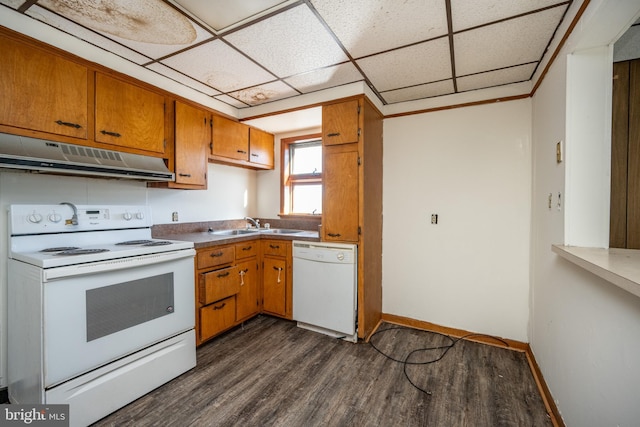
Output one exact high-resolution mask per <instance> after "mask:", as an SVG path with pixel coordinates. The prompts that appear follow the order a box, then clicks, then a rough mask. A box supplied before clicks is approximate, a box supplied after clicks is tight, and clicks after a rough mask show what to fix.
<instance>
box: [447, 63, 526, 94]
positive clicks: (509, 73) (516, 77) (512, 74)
mask: <svg viewBox="0 0 640 427" xmlns="http://www.w3.org/2000/svg"><path fill="white" fill-rule="evenodd" d="M536 65H537V64H535V63H533V64H526V65H520V66H517V67H509V68H504V69H502V70H496V71H489V72H486V73H480V74H472V75H470V76H466V77H458V78H457V79H456V82H457V84H458V91H460V92H466V91H469V90H475V89H483V88H486V87H492V86H500V85H506V84H509V83H517V82H523V81H526V80H529V79H530V78H531V75H532V74H533V72H534V71H535V69H536Z"/></svg>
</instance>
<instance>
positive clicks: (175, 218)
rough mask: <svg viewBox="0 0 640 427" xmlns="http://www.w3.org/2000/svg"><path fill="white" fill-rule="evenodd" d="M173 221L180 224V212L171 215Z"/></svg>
mask: <svg viewBox="0 0 640 427" xmlns="http://www.w3.org/2000/svg"><path fill="white" fill-rule="evenodd" d="M171 221H173V222H178V212H174V213H172V214H171Z"/></svg>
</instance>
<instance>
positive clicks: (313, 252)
mask: <svg viewBox="0 0 640 427" xmlns="http://www.w3.org/2000/svg"><path fill="white" fill-rule="evenodd" d="M357 253H358V247H357V245H353V244H342V243H324V242H323V243H314V242H303V241H294V242H293V320H296V321H297V322H298V326H299V327H301V328H305V329H310V330H313V331H317V332H321V333H324V334H326V335H329V336H332V337H335V338H342V339H344V340H347V341H352V342H357V341H358V330H357V326H356V321H357V318H358V307H357V283H358V269H357V265H358V262H357V259H358V257H357Z"/></svg>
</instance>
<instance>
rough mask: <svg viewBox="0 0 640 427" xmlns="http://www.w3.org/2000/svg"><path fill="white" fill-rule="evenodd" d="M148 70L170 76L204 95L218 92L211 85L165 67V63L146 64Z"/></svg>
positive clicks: (217, 93)
mask: <svg viewBox="0 0 640 427" xmlns="http://www.w3.org/2000/svg"><path fill="white" fill-rule="evenodd" d="M147 68H149V69H150V70H153V71H155V72H156V73H158V74H162V75H163V76H165V77H168V78H170V79H171V80H175V81H176V82H178V83H182V84H183V85H185V86H188V87H190V88H192V89H195V90H197V91H198V92H202V93H204V94H206V95H209V96H213V95H219V94H220V92H219V91H217V90H215V89H213V88H212V87H211V86H207V85H205V84H202V83H200V82H199V81H197V80H194V79H192V78H191V77H188V76H185V75H184V74H182V73H179V72H178V71H176V70H174V69H172V68H169V67H167V66H166V65H163V64H160V63H158V62H154V63H153V64H149V65H148V66H147Z"/></svg>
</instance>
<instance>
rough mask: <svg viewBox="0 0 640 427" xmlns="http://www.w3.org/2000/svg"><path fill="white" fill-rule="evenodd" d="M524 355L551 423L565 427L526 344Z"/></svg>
mask: <svg viewBox="0 0 640 427" xmlns="http://www.w3.org/2000/svg"><path fill="white" fill-rule="evenodd" d="M525 354H526V355H527V361H528V362H529V369H531V372H532V373H533V378H534V379H535V380H536V384H538V390H540V395H541V396H542V400H543V401H544V406H545V407H546V408H547V413H548V414H549V416H550V417H551V422H552V423H553V425H554V427H566V426H565V424H564V421H563V419H562V415H560V411H559V410H558V407H557V406H556V402H554V401H553V396H552V395H551V390H549V387H547V383H546V382H545V380H544V377H543V376H542V371H540V367H539V366H538V362H536V358H535V356H534V355H533V351H531V347H530V346H529V345H528V344H527V351H526V352H525Z"/></svg>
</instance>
